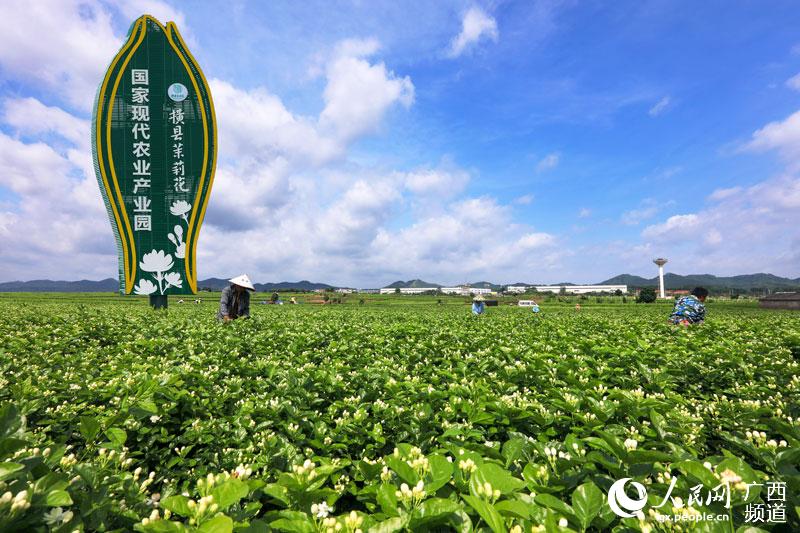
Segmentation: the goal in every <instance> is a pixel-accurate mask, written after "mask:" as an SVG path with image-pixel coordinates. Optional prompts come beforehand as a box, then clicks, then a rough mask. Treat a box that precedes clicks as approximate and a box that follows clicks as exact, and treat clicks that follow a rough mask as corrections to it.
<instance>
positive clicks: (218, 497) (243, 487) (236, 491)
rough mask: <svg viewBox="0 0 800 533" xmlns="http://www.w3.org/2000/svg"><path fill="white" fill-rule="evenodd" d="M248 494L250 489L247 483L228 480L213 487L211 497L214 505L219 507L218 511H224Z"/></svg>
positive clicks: (238, 480)
mask: <svg viewBox="0 0 800 533" xmlns="http://www.w3.org/2000/svg"><path fill="white" fill-rule="evenodd" d="M249 492H250V487H248V486H247V483H245V482H243V481H242V480H240V479H229V480H227V481H225V482H223V483H221V484H219V485H217V486H216V487H214V489H213V490H212V491H211V495H212V496H214V503H216V504H217V505H219V508H220V510H225V509H227V508H228V507H230V506H231V505H233V504H234V503H237V502H238V501H239V500H241V499H242V498H244V497H245V496H247V494H248V493H249Z"/></svg>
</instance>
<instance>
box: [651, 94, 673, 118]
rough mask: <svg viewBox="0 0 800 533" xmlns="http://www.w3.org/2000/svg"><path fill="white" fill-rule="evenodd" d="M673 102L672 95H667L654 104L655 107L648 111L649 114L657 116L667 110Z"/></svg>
mask: <svg viewBox="0 0 800 533" xmlns="http://www.w3.org/2000/svg"><path fill="white" fill-rule="evenodd" d="M671 102H672V100H671V99H670V97H669V96H665V97H663V98H662V99H661V100H659V101H658V102H656V103H655V105H653V107H651V108H650V109H649V110H648V111H647V114H648V115H650V116H651V117H657V116H658V115H660V114H662V113H663V112H664V111H666V110H667V108H668V107H669V105H670V103H671Z"/></svg>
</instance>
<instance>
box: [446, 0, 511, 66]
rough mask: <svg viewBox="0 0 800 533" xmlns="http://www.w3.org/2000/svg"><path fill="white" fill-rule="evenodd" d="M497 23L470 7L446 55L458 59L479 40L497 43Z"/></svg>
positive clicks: (479, 10) (477, 9) (478, 9)
mask: <svg viewBox="0 0 800 533" xmlns="http://www.w3.org/2000/svg"><path fill="white" fill-rule="evenodd" d="M499 35H500V34H499V32H498V31H497V22H496V21H495V20H494V18H492V17H491V16H489V15H487V14H486V13H485V12H484V11H483V10H482V9H481V8H479V7H471V8H469V9H468V10H467V12H466V13H464V18H463V19H462V20H461V33H459V34H458V35H457V36H456V37H455V38H453V40H452V41H451V42H450V48H449V50H448V55H449V56H450V57H458V56H460V55H461V54H463V53H464V51H465V50H467V49H469V48H470V47H472V46H473V45H475V44H476V43H478V42H479V41H480V40H481V39H483V38H486V39H490V40H492V41H497V39H498V37H499Z"/></svg>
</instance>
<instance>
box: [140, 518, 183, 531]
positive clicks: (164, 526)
mask: <svg viewBox="0 0 800 533" xmlns="http://www.w3.org/2000/svg"><path fill="white" fill-rule="evenodd" d="M136 529H137V530H139V531H145V532H147V533H181V532H183V531H186V528H185V527H184V525H183V524H181V523H179V522H172V521H170V520H163V519H162V520H154V521H152V522H150V523H149V524H147V525H146V526H143V525H141V524H137V525H136Z"/></svg>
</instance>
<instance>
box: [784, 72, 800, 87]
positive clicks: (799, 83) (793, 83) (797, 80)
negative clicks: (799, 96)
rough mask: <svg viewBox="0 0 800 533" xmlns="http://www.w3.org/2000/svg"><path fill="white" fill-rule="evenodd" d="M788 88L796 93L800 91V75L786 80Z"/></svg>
mask: <svg viewBox="0 0 800 533" xmlns="http://www.w3.org/2000/svg"><path fill="white" fill-rule="evenodd" d="M786 86H787V87H789V88H790V89H794V90H795V91H800V73H797V74H795V75H794V76H792V77H791V78H789V79H788V80H786Z"/></svg>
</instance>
